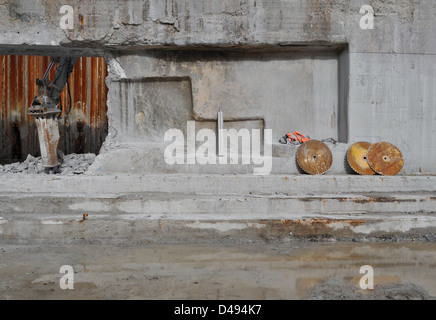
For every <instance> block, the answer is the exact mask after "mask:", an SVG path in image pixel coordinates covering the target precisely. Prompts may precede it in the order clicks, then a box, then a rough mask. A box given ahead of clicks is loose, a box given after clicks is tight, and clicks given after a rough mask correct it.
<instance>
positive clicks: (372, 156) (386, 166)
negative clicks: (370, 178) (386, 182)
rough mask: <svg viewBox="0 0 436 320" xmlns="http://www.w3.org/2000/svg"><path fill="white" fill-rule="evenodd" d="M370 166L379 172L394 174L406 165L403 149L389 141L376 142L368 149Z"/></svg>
mask: <svg viewBox="0 0 436 320" xmlns="http://www.w3.org/2000/svg"><path fill="white" fill-rule="evenodd" d="M368 163H369V166H370V167H371V168H372V169H373V170H374V171H375V172H377V173H378V174H381V175H385V176H393V175H396V174H397V173H399V172H400V171H401V170H402V169H403V166H404V160H403V155H402V154H401V151H400V150H399V149H398V148H397V147H396V146H394V145H392V144H390V143H389V142H377V143H374V144H373V145H372V146H371V147H369V149H368Z"/></svg>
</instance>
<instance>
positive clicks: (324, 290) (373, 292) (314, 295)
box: [307, 277, 435, 300]
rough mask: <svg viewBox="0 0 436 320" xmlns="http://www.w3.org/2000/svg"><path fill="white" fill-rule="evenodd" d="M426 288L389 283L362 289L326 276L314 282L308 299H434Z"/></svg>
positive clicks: (409, 284)
mask: <svg viewBox="0 0 436 320" xmlns="http://www.w3.org/2000/svg"><path fill="white" fill-rule="evenodd" d="M434 298H435V297H431V296H430V295H429V294H428V292H427V290H425V289H423V288H422V287H420V286H417V285H416V284H413V283H404V284H403V283H389V284H384V285H378V286H375V287H374V289H368V290H362V289H360V288H358V287H356V286H354V285H352V284H350V283H349V282H347V281H346V280H345V279H341V278H334V277H331V278H328V279H327V280H325V281H322V282H321V283H318V284H316V285H315V286H314V287H313V288H312V289H311V292H310V295H309V296H308V297H307V299H308V300H434Z"/></svg>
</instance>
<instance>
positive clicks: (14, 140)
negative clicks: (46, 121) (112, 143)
mask: <svg viewBox="0 0 436 320" xmlns="http://www.w3.org/2000/svg"><path fill="white" fill-rule="evenodd" d="M49 63H50V57H42V56H12V55H8V56H1V55H0V70H1V73H0V90H1V94H0V109H1V122H0V161H1V162H2V163H6V162H11V161H17V160H24V159H25V158H26V157H27V154H31V155H33V156H39V155H40V152H39V142H38V135H37V129H36V125H35V122H34V119H33V117H32V116H29V115H28V114H27V109H28V107H29V106H30V104H31V103H32V99H33V97H34V96H35V95H36V94H37V86H36V84H35V80H36V78H42V76H43V74H44V72H45V70H46V69H47V67H48V65H49ZM54 73H55V68H53V69H52V70H51V72H50V76H49V77H50V79H53V76H54ZM106 76H107V68H106V63H105V61H104V59H103V58H96V57H82V58H79V59H78V60H77V63H76V65H75V67H74V70H73V73H72V74H71V76H70V79H69V83H70V90H71V98H72V102H73V105H72V107H71V111H70V113H69V115H68V117H65V118H63V119H62V120H60V121H59V131H60V136H61V139H60V142H59V149H60V150H62V151H63V152H64V153H65V154H68V153H73V152H74V153H86V152H92V153H98V151H99V149H100V147H101V144H102V143H103V141H104V139H105V138H106V136H107V125H108V121H107V117H106V113H107V106H106V96H107V90H108V89H107V87H106V85H105V78H106ZM62 105H63V108H64V109H69V98H68V95H67V90H66V88H65V89H64V92H63V93H62Z"/></svg>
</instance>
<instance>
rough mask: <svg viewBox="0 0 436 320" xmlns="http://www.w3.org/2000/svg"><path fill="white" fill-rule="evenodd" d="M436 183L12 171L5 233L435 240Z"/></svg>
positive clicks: (3, 187)
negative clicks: (35, 173) (62, 173)
mask: <svg viewBox="0 0 436 320" xmlns="http://www.w3.org/2000/svg"><path fill="white" fill-rule="evenodd" d="M435 189H436V177H435V176H395V177H383V176H371V177H370V176H357V175H323V176H309V175H269V176H253V175H182V174H175V175H159V174H153V175H120V176H91V175H81V176H57V175H26V174H5V175H2V179H1V181H0V239H1V240H2V241H6V242H8V241H11V242H14V243H15V242H19V243H27V242H35V241H36V242H38V241H39V242H47V243H50V242H64V241H66V242H71V241H85V242H89V241H91V242H102V243H112V242H120V243H129V242H132V241H133V242H154V241H164V240H165V241H169V242H171V241H176V242H177V241H192V240H193V239H194V240H195V241H197V240H198V241H216V240H217V239H224V238H226V239H227V238H228V241H236V242H239V241H243V242H244V241H265V240H267V241H276V240H277V241H283V240H289V239H295V238H298V239H301V238H303V239H312V238H315V239H336V240H341V239H345V240H350V239H357V240H366V239H375V240H380V239H381V240H385V239H421V240H430V241H434V240H436V215H435V212H436V190H435ZM84 213H88V214H89V217H88V218H87V219H86V220H84V221H82V215H83V214H84ZM163 226H165V227H163Z"/></svg>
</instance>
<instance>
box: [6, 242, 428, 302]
mask: <svg viewBox="0 0 436 320" xmlns="http://www.w3.org/2000/svg"><path fill="white" fill-rule="evenodd" d="M63 265H69V266H71V267H72V270H73V271H74V274H73V273H70V274H68V273H67V274H61V273H60V268H61V266H63ZM363 265H369V266H371V267H372V268H373V272H374V289H372V290H371V289H366V290H364V289H361V288H360V286H359V283H360V280H361V277H363V276H365V274H363V273H360V268H361V267H362V266H363ZM64 272H65V271H64ZM71 274H73V275H74V277H73V278H72V280H73V282H70V284H71V283H73V285H74V288H73V289H61V286H60V284H61V283H63V284H65V283H67V282H66V281H65V277H63V276H64V275H71ZM368 275H369V274H366V276H368ZM435 296H436V245H435V244H434V243H432V242H399V243H397V242H394V243H391V242H389V243H352V242H350V243H348V242H346V243H344V242H333V243H332V242H328V243H325V242H299V241H297V242H292V243H286V244H256V245H245V244H244V245H223V244H219V245H209V244H208V245H196V244H192V245H189V244H160V245H158V244H150V245H134V244H133V245H129V246H127V245H99V244H87V245H62V246H56V245H50V246H44V245H39V244H38V245H5V244H0V299H197V300H198V299H199V300H204V299H223V300H229V299H235V300H238V299H249V300H251V299H262V300H263V299H434V297H435Z"/></svg>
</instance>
